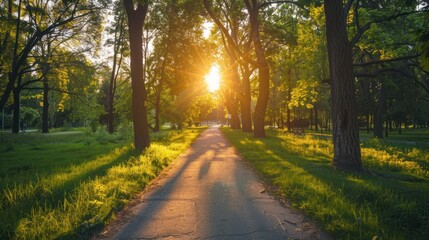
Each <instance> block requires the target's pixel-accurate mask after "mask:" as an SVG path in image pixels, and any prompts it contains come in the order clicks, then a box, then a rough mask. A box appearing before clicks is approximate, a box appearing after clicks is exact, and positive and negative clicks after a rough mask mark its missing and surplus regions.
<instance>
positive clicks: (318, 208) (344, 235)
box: [224, 129, 429, 239]
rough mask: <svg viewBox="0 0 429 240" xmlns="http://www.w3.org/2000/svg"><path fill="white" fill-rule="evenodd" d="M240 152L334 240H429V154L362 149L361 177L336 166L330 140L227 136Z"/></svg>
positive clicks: (370, 145) (372, 143)
mask: <svg viewBox="0 0 429 240" xmlns="http://www.w3.org/2000/svg"><path fill="white" fill-rule="evenodd" d="M224 132H225V133H226V135H227V137H228V138H229V140H230V141H231V142H232V143H233V144H234V145H235V146H236V147H237V149H238V150H239V152H240V153H241V154H242V155H243V156H244V158H246V159H247V160H248V161H250V162H251V163H252V164H253V165H254V166H255V167H256V168H257V169H258V170H259V171H260V172H261V173H263V175H265V176H266V177H268V178H269V179H271V181H272V182H273V184H275V185H277V186H279V187H280V189H281V192H280V194H281V195H282V196H283V197H285V198H286V199H288V200H289V201H290V203H291V204H292V205H293V206H295V207H297V208H300V209H302V210H304V211H305V212H306V213H307V214H308V215H310V216H312V217H313V218H314V219H316V220H318V221H319V222H320V224H321V225H322V228H323V229H325V230H326V231H327V232H329V233H331V234H332V235H333V236H334V237H335V238H336V239H372V238H373V237H374V236H378V239H427V236H429V221H428V220H429V206H428V204H429V175H428V162H429V152H428V150H427V149H425V148H419V147H410V146H408V145H404V146H396V145H395V146H392V145H389V144H386V143H383V142H381V141H379V140H369V141H364V142H363V143H362V156H363V164H364V167H365V169H366V171H364V172H363V173H359V174H351V173H344V172H340V171H337V170H335V169H334V168H333V167H332V166H331V159H332V152H333V146H332V144H331V140H330V139H315V138H313V137H311V136H303V137H297V136H294V135H291V134H287V133H284V132H269V135H268V136H269V137H267V138H265V139H255V138H253V137H252V136H251V135H250V134H245V133H242V132H240V131H231V130H229V129H224Z"/></svg>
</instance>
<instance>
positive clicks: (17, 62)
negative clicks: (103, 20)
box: [0, 0, 105, 109]
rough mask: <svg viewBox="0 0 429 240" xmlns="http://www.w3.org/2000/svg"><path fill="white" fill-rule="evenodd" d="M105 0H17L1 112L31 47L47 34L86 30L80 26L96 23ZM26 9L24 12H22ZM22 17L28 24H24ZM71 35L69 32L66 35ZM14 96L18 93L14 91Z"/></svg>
mask: <svg viewBox="0 0 429 240" xmlns="http://www.w3.org/2000/svg"><path fill="white" fill-rule="evenodd" d="M104 4H105V2H104V1H90V2H85V3H82V2H81V1H78V0H73V1H60V0H55V1H51V2H50V1H48V0H45V1H36V2H30V1H21V0H20V1H19V2H18V6H17V11H16V12H14V13H13V14H16V16H17V18H16V24H15V29H14V31H15V33H14V34H15V42H14V44H13V46H12V47H13V49H14V50H13V53H12V57H11V58H10V59H12V64H11V66H10V69H8V70H9V72H8V82H7V84H6V87H5V89H4V90H3V93H2V95H1V98H0V109H3V108H4V106H5V104H6V102H7V101H8V99H9V96H10V94H11V93H12V91H13V90H14V88H15V86H16V83H17V81H19V78H20V77H21V75H22V71H23V69H22V68H23V67H24V66H25V65H26V64H28V61H27V60H28V58H29V56H30V55H31V52H32V51H33V49H34V47H35V46H37V44H38V43H39V42H40V41H41V40H42V39H43V37H45V36H46V35H48V34H52V35H53V34H54V33H55V32H56V31H57V30H58V29H61V28H62V29H63V30H64V29H73V28H72V26H73V24H74V25H76V26H77V25H79V27H80V28H81V31H85V30H87V28H86V27H84V26H82V25H81V23H86V22H88V21H97V20H98V19H99V18H97V17H96V16H97V13H99V10H100V9H102V8H103V7H104V6H105V5H104ZM24 10H25V11H24ZM24 14H25V16H26V17H28V19H29V20H28V22H24V20H23V17H24ZM68 33H69V34H70V32H68ZM15 92H16V93H18V92H19V90H17V91H15Z"/></svg>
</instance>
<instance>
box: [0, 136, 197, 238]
mask: <svg viewBox="0 0 429 240" xmlns="http://www.w3.org/2000/svg"><path fill="white" fill-rule="evenodd" d="M202 130H203V128H195V129H187V130H182V131H162V132H159V133H156V134H152V135H151V140H152V145H151V147H149V148H148V149H147V150H146V151H144V153H137V152H135V151H134V150H133V147H132V144H131V139H130V137H129V136H124V135H121V134H116V135H110V134H107V133H106V132H104V131H100V132H97V133H95V134H91V133H89V132H80V133H75V134H59V135H57V134H52V135H41V134H37V133H26V134H20V135H11V134H3V135H0V142H1V147H0V156H1V158H0V165H1V166H2V167H1V169H0V192H1V194H0V239H81V238H87V237H88V236H89V235H88V234H90V233H91V230H94V229H96V228H98V227H102V226H103V224H104V223H105V222H106V221H108V220H109V219H111V218H112V217H114V214H115V212H116V211H118V210H119V209H120V208H121V207H122V206H123V205H124V204H126V203H127V202H128V201H129V199H130V198H131V197H132V196H133V194H135V193H137V192H139V191H141V190H142V189H143V188H144V187H145V186H146V185H147V184H148V183H149V182H150V180H151V179H153V178H154V177H156V176H157V175H158V174H159V173H160V171H161V170H162V169H163V168H164V167H165V166H167V165H168V164H169V163H170V162H171V161H173V160H174V159H175V158H177V157H178V155H179V154H180V153H182V152H183V151H184V150H185V149H186V148H187V147H189V145H190V144H191V142H192V141H193V140H194V139H195V138H196V137H197V136H198V135H199V133H200V132H201V131H202Z"/></svg>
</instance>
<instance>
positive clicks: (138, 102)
mask: <svg viewBox="0 0 429 240" xmlns="http://www.w3.org/2000/svg"><path fill="white" fill-rule="evenodd" d="M124 6H125V9H126V12H127V16H128V28H129V30H128V34H129V37H130V51H131V88H132V110H133V124H134V147H135V149H136V150H139V151H141V150H143V149H145V148H147V147H149V145H150V139H149V124H148V121H147V102H146V98H147V93H146V86H145V79H144V78H143V39H142V38H143V24H144V20H145V17H146V13H147V9H148V3H146V4H144V5H141V4H140V3H139V4H137V8H136V9H134V3H133V1H132V0H124Z"/></svg>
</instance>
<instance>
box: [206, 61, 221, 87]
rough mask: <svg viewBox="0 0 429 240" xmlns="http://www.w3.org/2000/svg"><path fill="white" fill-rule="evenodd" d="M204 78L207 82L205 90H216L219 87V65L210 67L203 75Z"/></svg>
mask: <svg viewBox="0 0 429 240" xmlns="http://www.w3.org/2000/svg"><path fill="white" fill-rule="evenodd" d="M204 80H205V81H206V83H207V90H208V91H209V92H216V91H217V90H218V89H219V87H220V73H219V67H218V66H216V65H213V66H212V67H211V68H210V72H209V73H208V74H207V75H206V76H205V79H204Z"/></svg>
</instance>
